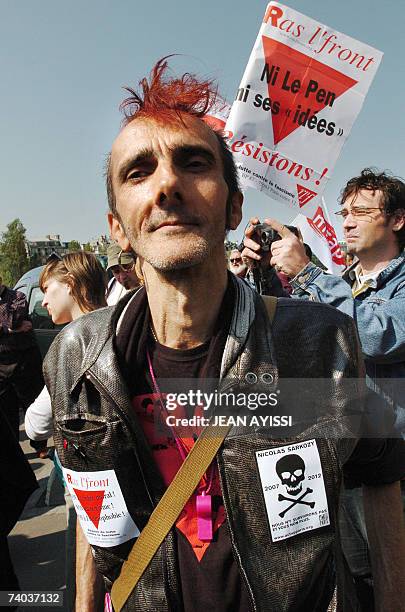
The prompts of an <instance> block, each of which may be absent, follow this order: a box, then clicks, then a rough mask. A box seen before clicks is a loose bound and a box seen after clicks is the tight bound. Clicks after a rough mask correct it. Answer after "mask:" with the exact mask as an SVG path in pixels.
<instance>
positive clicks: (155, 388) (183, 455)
mask: <svg viewBox="0 0 405 612" xmlns="http://www.w3.org/2000/svg"><path fill="white" fill-rule="evenodd" d="M146 357H147V359H148V366H149V374H150V377H151V379H152V387H153V391H154V392H155V393H156V394H157V395H158V396H159V402H160V406H161V408H162V410H163V412H164V413H165V414H167V408H166V403H165V400H164V398H163V394H162V392H161V390H160V388H159V385H158V383H157V380H156V376H155V372H154V369H153V366H152V359H151V356H150V353H149V349H148V348H147V349H146ZM166 425H167V423H166ZM169 427H170V430H171V432H172V434H173V437H174V440H175V442H176V446H177V450H178V451H179V453H180V457H181V458H182V460H183V461H184V460H185V458H186V457H187V453H186V451H185V449H184V443H182V441H181V439H180V438H179V437H178V436H177V434H176V430H175V428H174V427H172V426H171V425H169ZM209 472H210V475H209V479H208V474H207V475H206V481H207V485H206V486H205V487H204V488H203V491H202V494H203V495H207V494H208V493H209V491H210V490H211V487H212V481H213V479H214V464H213V463H212V464H211V466H210V468H209Z"/></svg>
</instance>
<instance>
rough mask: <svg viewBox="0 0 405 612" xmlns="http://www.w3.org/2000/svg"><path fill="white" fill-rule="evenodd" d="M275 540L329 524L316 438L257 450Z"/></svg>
mask: <svg viewBox="0 0 405 612" xmlns="http://www.w3.org/2000/svg"><path fill="white" fill-rule="evenodd" d="M256 459H257V465H258V468H259V474H260V479H261V483H262V487H263V494H264V499H265V504H266V510H267V515H268V518H269V523H270V531H271V535H272V539H273V541H278V540H284V539H286V538H289V537H292V536H293V535H297V534H298V533H302V532H303V531H311V530H312V529H319V528H320V527H324V526H326V525H329V523H330V521H329V512H328V503H327V498H326V491H325V484H324V478H323V472H322V465H321V459H320V456H319V451H318V447H317V445H316V441H315V440H306V441H305V442H298V443H296V444H289V445H286V446H279V447H275V448H269V449H266V450H263V451H257V452H256Z"/></svg>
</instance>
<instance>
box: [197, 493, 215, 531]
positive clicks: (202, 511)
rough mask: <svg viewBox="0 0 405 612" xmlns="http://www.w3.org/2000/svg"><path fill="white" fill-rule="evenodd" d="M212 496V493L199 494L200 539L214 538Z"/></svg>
mask: <svg viewBox="0 0 405 612" xmlns="http://www.w3.org/2000/svg"><path fill="white" fill-rule="evenodd" d="M211 502H212V498H211V495H197V527H198V539H199V540H201V541H208V542H210V541H211V540H212V503H211Z"/></svg>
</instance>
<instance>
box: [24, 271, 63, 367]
mask: <svg viewBox="0 0 405 612" xmlns="http://www.w3.org/2000/svg"><path fill="white" fill-rule="evenodd" d="M43 268H44V266H39V267H38V268H33V269H32V270H29V271H28V272H26V273H25V274H24V275H23V276H22V277H21V278H20V280H19V281H18V282H17V283H16V285H15V286H14V289H16V290H17V291H21V293H24V295H25V296H26V298H27V302H28V312H29V315H30V317H31V321H32V325H33V327H34V332H35V335H36V337H37V340H38V344H39V348H40V350H41V354H42V357H45V354H46V352H47V350H48V348H49V347H50V345H51V343H52V340H53V339H54V338H55V337H56V336H57V334H58V333H59V332H60V330H61V329H62V328H63V327H64V325H55V324H54V323H53V322H52V319H51V317H50V316H49V314H48V311H47V309H46V308H43V306H42V300H43V299H44V294H43V293H42V291H41V289H40V287H39V277H40V275H41V272H42V270H43Z"/></svg>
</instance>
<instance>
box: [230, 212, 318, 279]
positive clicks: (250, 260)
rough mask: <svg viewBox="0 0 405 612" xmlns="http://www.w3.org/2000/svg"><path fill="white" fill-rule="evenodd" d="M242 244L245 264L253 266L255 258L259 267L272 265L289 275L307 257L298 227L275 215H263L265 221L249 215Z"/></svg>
mask: <svg viewBox="0 0 405 612" xmlns="http://www.w3.org/2000/svg"><path fill="white" fill-rule="evenodd" d="M244 245H245V248H244V249H243V251H242V257H243V259H244V261H245V263H246V264H247V265H248V266H250V267H254V265H255V264H254V262H259V265H260V267H268V266H273V267H274V268H275V270H277V271H278V272H280V271H282V272H284V273H285V274H287V276H289V277H290V278H293V277H294V276H296V275H297V274H298V272H300V271H301V270H302V269H303V268H304V267H305V266H306V265H307V263H308V262H309V261H310V260H309V257H308V256H307V255H306V253H305V247H304V244H303V242H302V240H301V239H300V234H299V231H298V230H297V228H292V227H289V226H286V225H283V224H282V223H279V222H278V221H276V220H275V219H265V222H264V223H260V221H259V219H258V218H257V217H254V218H252V219H250V222H249V226H248V227H247V229H246V231H245V239H244ZM256 265H257V264H256Z"/></svg>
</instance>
